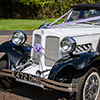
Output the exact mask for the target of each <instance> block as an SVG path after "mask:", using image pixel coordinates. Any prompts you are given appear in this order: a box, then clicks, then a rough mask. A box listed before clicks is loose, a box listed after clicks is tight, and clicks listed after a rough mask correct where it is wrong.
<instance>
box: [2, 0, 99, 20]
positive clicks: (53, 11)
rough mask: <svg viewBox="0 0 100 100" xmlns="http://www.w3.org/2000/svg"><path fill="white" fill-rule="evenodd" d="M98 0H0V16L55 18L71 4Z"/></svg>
mask: <svg viewBox="0 0 100 100" xmlns="http://www.w3.org/2000/svg"><path fill="white" fill-rule="evenodd" d="M97 2H100V1H99V0H0V17H3V18H30V19H32V18H34V19H42V18H57V17H59V16H61V15H62V14H64V13H65V12H67V11H68V10H69V9H70V8H71V6H73V5H77V4H81V3H82V4H83V3H97Z"/></svg>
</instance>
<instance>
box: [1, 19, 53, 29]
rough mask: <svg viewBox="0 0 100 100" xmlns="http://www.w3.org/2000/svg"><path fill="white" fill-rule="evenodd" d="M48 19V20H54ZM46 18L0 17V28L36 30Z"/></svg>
mask: <svg viewBox="0 0 100 100" xmlns="http://www.w3.org/2000/svg"><path fill="white" fill-rule="evenodd" d="M53 20H54V19H51V20H50V19H48V20H47V21H53ZM45 21H46V20H29V19H0V30H34V29H37V28H38V27H39V26H40V25H42V24H43V23H44V22H45Z"/></svg>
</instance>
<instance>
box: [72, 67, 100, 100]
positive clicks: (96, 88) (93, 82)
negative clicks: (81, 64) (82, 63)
mask: <svg viewBox="0 0 100 100" xmlns="http://www.w3.org/2000/svg"><path fill="white" fill-rule="evenodd" d="M76 77H77V78H74V79H73V83H76V82H78V92H77V93H76V94H75V100H98V96H99V92H100V76H99V72H98V70H97V69H96V68H91V69H90V70H88V71H83V72H81V73H78V74H76Z"/></svg>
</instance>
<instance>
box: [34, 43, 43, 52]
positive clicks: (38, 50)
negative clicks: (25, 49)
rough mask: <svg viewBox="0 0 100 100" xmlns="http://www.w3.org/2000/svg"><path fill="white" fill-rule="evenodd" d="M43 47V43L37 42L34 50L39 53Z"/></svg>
mask: <svg viewBox="0 0 100 100" xmlns="http://www.w3.org/2000/svg"><path fill="white" fill-rule="evenodd" d="M42 49H43V48H42V46H41V44H39V43H37V44H35V46H34V47H33V51H34V52H35V53H39V52H40V51H41V50H42Z"/></svg>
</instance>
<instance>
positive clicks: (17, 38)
mask: <svg viewBox="0 0 100 100" xmlns="http://www.w3.org/2000/svg"><path fill="white" fill-rule="evenodd" d="M26 39H27V37H26V34H25V33H23V32H22V31H17V32H14V33H13V36H12V39H11V40H12V42H13V43H14V44H16V45H22V44H24V43H25V41H26Z"/></svg>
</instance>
